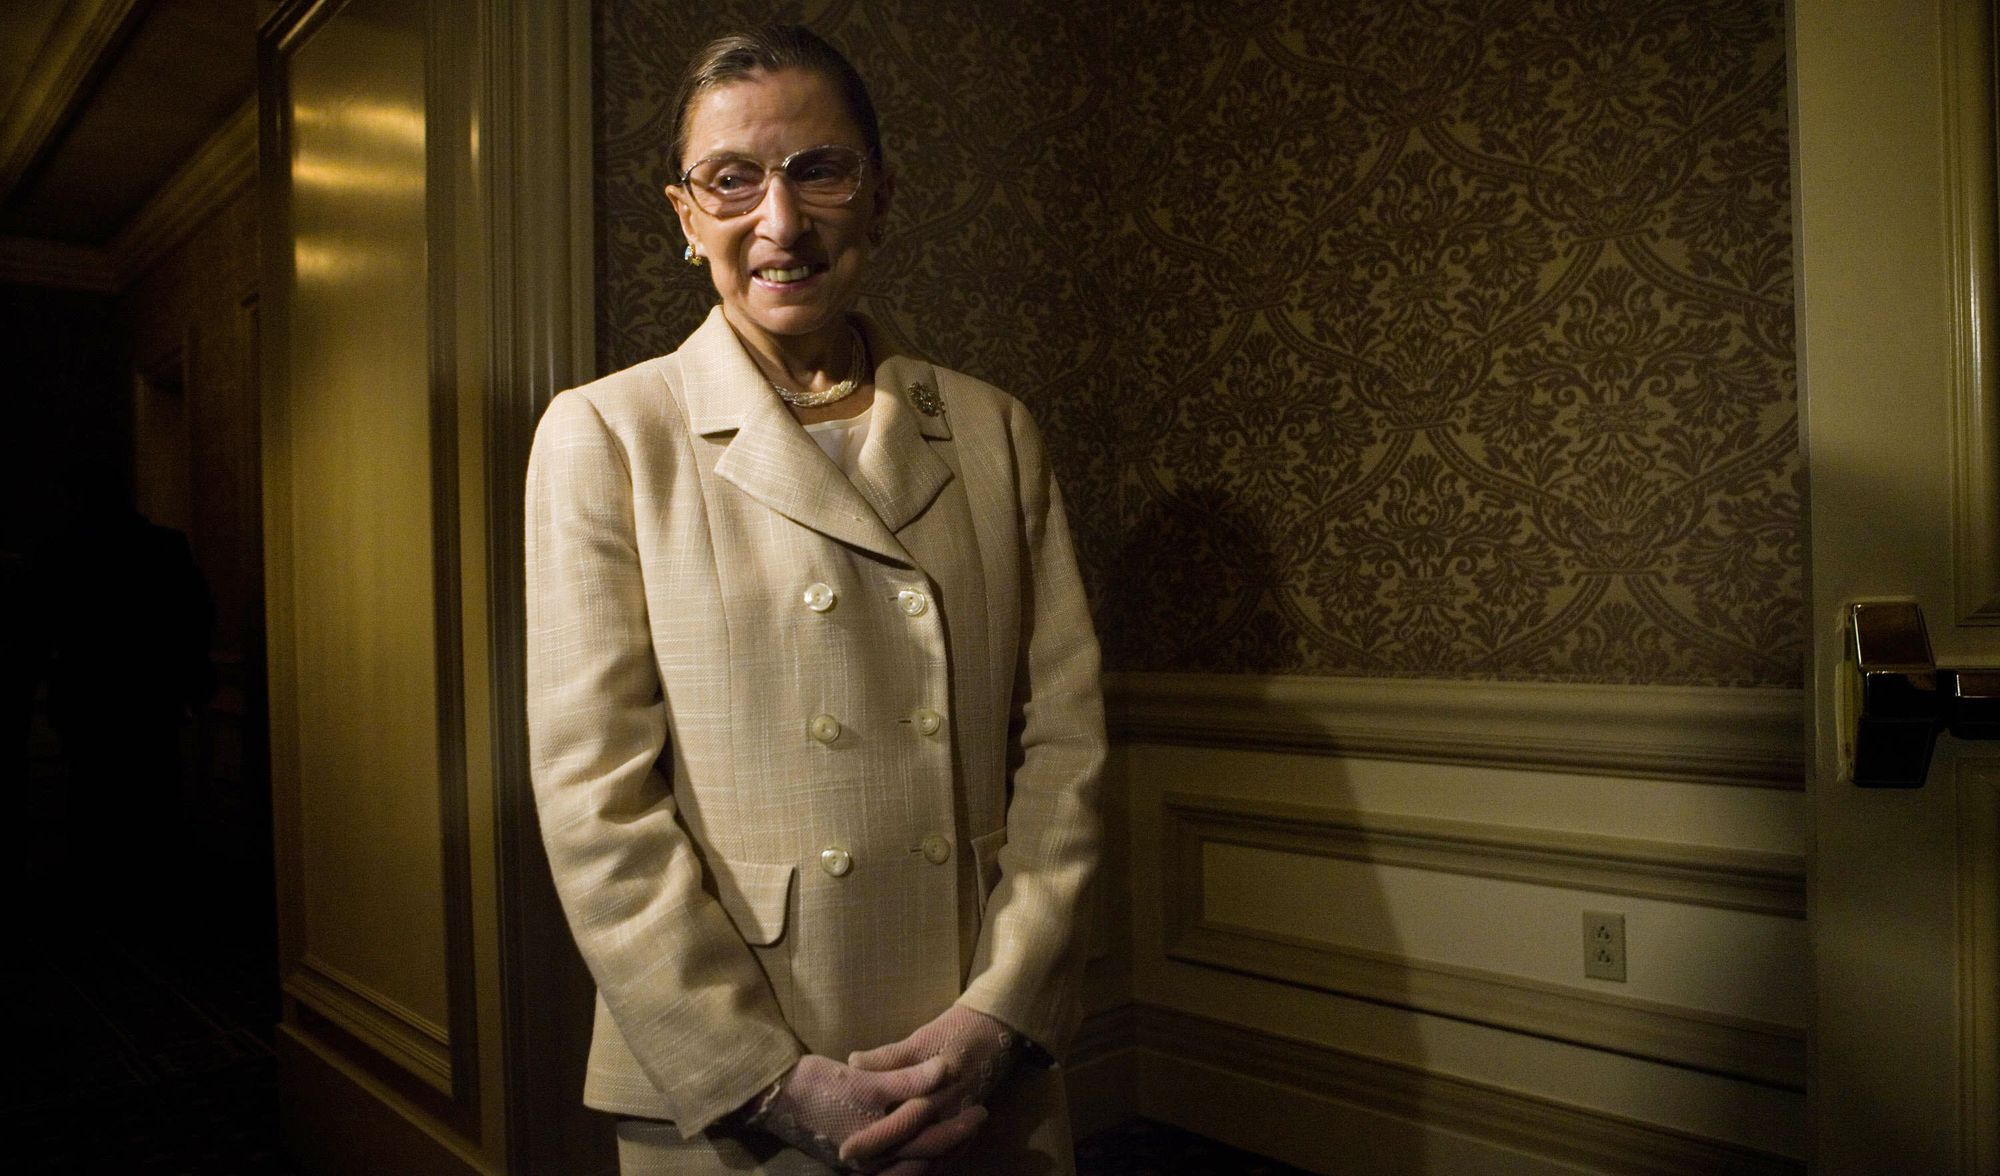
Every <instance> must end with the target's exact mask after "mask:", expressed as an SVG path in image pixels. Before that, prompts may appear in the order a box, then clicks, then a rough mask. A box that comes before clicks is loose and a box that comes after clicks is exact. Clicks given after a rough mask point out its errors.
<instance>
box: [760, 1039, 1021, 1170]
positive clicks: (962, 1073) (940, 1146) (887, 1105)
mask: <svg viewBox="0 0 2000 1176" xmlns="http://www.w3.org/2000/svg"><path fill="white" fill-rule="evenodd" d="M1020 1050H1021V1038H1020V1036H1019V1035H1018V1034H1016V1033H1015V1032H1014V1031H1013V1030H1011V1029H1009V1028H1007V1026H1005V1025H1003V1024H1001V1023H1000V1022H999V1021H998V1020H996V1019H994V1018H992V1017H989V1016H987V1015H986V1014H985V1013H982V1012H980V1011H978V1010H977V1009H969V1008H966V1007H965V1006H963V1005H953V1006H952V1007H951V1008H949V1009H946V1010H945V1011H944V1012H943V1013H942V1014H940V1015H939V1016H938V1017H936V1018H935V1019H934V1020H932V1021H931V1022H930V1023H928V1024H926V1025H924V1026H923V1027H922V1028H920V1029H918V1030H917V1031H916V1032H915V1033H912V1034H910V1035H909V1036H908V1037H906V1038H904V1039H903V1040H901V1041H899V1042H896V1043H895V1044H894V1045H885V1046H882V1047H881V1048H879V1049H871V1050H863V1051H860V1052H858V1053H854V1054H850V1055H849V1056H848V1059H847V1063H846V1064H845V1065H843V1064H841V1063H840V1062H837V1061H835V1060H833V1059H832V1058H828V1057H821V1056H820V1055H818V1054H808V1055H806V1056H805V1057H802V1058H800V1059H799V1060H798V1062H797V1063H796V1064H795V1065H793V1067H792V1068H791V1070H789V1071H788V1072H787V1073H786V1074H785V1076H784V1077H783V1078H781V1079H779V1080H778V1083H777V1085H775V1086H773V1087H772V1088H771V1089H770V1090H769V1091H767V1092H766V1093H765V1094H764V1096H763V1097H762V1098H761V1099H760V1100H758V1103H757V1105H756V1106H755V1107H753V1108H752V1109H751V1114H750V1122H751V1124H752V1125H754V1126H757V1127H761V1128H762V1129H764V1130H765V1131H768V1132H770V1133H771V1134H773V1135H776V1136H777V1137H778V1138H780V1139H782V1140H784V1141H785V1142H786V1143H788V1144H791V1145H792V1146H793V1147H795V1148H798V1149H799V1150H800V1151H803V1152H805V1153H806V1154H807V1155H810V1156H812V1157H813V1158H815V1159H817V1160H819V1161H820V1162H821V1163H824V1164H827V1165H830V1166H832V1167H835V1168H839V1169H841V1170H843V1171H850V1172H871V1173H881V1174H883V1176H922V1174H923V1173H925V1172H928V1171H929V1170H930V1168H931V1165H932V1163H933V1162H934V1161H936V1160H938V1159H941V1158H943V1157H944V1156H947V1155H950V1154H951V1153H952V1152H954V1151H956V1150H958V1149H959V1148H960V1147H962V1146H964V1145H965V1144H966V1142H967V1141H969V1140H971V1138H972V1137H973V1136H974V1135H976V1134H977V1133H978V1131H979V1128H980V1125H981V1124H983V1123H985V1122H986V1102H987V1100H988V1099H989V1098H991V1097H992V1095H993V1092H994V1090H995V1089H996V1088H997V1087H998V1086H999V1085H1000V1083H1001V1081H1002V1080H1003V1079H1004V1078H1005V1077H1006V1076H1007V1072H1008V1071H1009V1070H1010V1069H1011V1068H1012V1067H1013V1064H1014V1061H1015V1059H1016V1058H1017V1056H1018V1055H1019V1053H1020Z"/></svg>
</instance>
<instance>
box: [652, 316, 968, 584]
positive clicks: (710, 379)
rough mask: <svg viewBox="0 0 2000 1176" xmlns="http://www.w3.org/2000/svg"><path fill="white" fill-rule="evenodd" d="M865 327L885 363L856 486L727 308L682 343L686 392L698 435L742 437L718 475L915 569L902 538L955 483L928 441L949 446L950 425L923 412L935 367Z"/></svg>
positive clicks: (798, 518)
mask: <svg viewBox="0 0 2000 1176" xmlns="http://www.w3.org/2000/svg"><path fill="white" fill-rule="evenodd" d="M862 331H863V334H864V335H865V337H866V338H867V341H868V346H869V351H870V354H873V355H877V356H884V358H882V360H881V361H880V362H879V363H877V364H876V367H875V404H874V409H873V411H874V420H873V423H872V424H871V425H870V428H869V430H868V440H867V441H866V442H865V443H864V444H863V445H862V449H861V454H860V458H859V460H858V462H857V463H856V469H855V474H854V477H853V478H852V479H851V480H850V479H849V478H848V476H847V475H846V474H844V473H842V472H841V470H840V468H839V467H838V466H836V465H835V464H834V463H833V461H832V460H831V459H830V458H828V457H827V456H826V453H825V452H824V451H823V450H821V449H820V447H819V444H818V443H817V442H815V441H814V440H813V439H812V437H811V436H810V435H809V434H808V433H807V432H806V431H805V429H804V428H803V427H802V426H800V425H799V423H798V421H797V420H796V419H795V418H794V417H793V416H792V414H791V411H790V410H789V409H787V408H786V407H785V404H784V402H783V401H781V400H779V399H778V397H777V396H775V395H773V394H772V393H771V391H770V388H769V385H768V383H767V381H766V380H765V379H764V375H763V373H762V372H761V371H759V370H758V368H757V365H756V364H755V363H754V362H752V361H751V359H750V356H749V354H748V353H747V352H746V351H745V350H744V348H743V344H742V343H741V341H739V340H738V339H737V338H736V333H735V332H734V331H732V330H731V329H730V327H729V323H728V322H727V320H725V319H724V318H723V317H722V309H721V308H720V307H717V308H715V309H714V310H712V311H710V312H709V316H708V319H707V320H706V321H705V322H703V323H702V325H701V327H700V328H699V329H697V330H696V331H695V333H694V334H693V335H690V336H689V337H688V341H687V342H686V343H685V344H683V345H682V346H681V349H680V351H679V353H678V357H679V360H680V368H681V396H682V400H683V402H684V403H685V404H686V406H687V414H688V424H689V426H690V427H691V428H693V429H694V431H695V432H696V433H698V434H701V435H703V436H718V435H721V434H725V433H731V432H733V433H735V436H734V437H732V438H731V439H730V442H729V447H728V449H726V450H725V451H724V452H723V454H722V456H721V457H720V458H718V459H717V460H716V463H715V473H716V476H717V477H720V478H722V479H723V480H725V481H727V482H729V483H730V484H732V485H734V486H736V487H737V488H738V489H740V490H742V491H743V492H744V493H746V494H748V495H750V496H751V497H752V498H754V499H756V500H757V501H759V502H761V503H763V504H764V505H766V506H768V507H770V508H771V509H772V510H775V511H777V512H778V513H779V514H782V515H784V516H785V517H787V518H789V519H791V520H793V521H794V522H797V523H799V524H801V525H803V526H807V527H811V528H812V529H813V530H815V531H819V532H820V533H822V534H825V535H828V536H831V537H832V538H835V539H838V540H840V541H842V542H844V543H848V544H851V545H853V546H856V547H860V548H863V549H865V550H867V551H870V552H873V553H875V554H877V555H880V556H882V557H884V558H886V559H891V560H895V561H896V562H898V563H902V564H905V565H908V566H915V561H913V560H912V559H911V558H910V556H909V553H908V552H907V551H905V550H904V548H903V546H902V544H901V543H900V542H898V541H897V539H896V537H895V532H897V531H899V530H901V529H902V528H903V527H905V526H907V525H908V524H909V523H910V522H912V521H913V520H915V519H916V518H917V517H918V516H919V515H921V514H922V513H923V512H924V510H925V509H926V508H927V507H929V506H930V504H931V503H932V502H934V501H935V500H936V499H937V496H938V494H939V492H940V491H942V490H943V489H944V487H945V486H946V485H947V484H948V483H950V481H951V479H952V478H953V476H954V475H953V474H952V471H951V467H950V465H948V464H947V463H946V462H945V460H944V459H943V458H941V457H939V456H938V455H937V454H936V453H934V452H932V451H931V447H930V445H929V443H928V442H930V441H934V440H938V441H942V440H949V439H950V438H951V425H950V423H949V421H948V419H947V418H946V416H945V414H944V413H942V412H940V413H937V414H935V415H930V414H926V413H923V412H920V411H919V410H918V409H917V407H916V403H915V401H920V400H923V399H924V398H925V392H927V393H928V396H929V398H930V402H931V403H936V402H937V401H936V396H937V373H936V371H935V370H934V369H933V368H932V367H931V365H930V364H928V363H926V362H924V361H923V360H920V359H916V358H914V357H911V356H906V355H900V354H895V353H893V352H890V350H889V348H888V345H887V343H886V341H884V340H883V338H882V336H881V333H880V331H879V330H878V329H877V328H876V327H875V326H874V324H873V323H870V322H868V321H866V320H865V319H864V320H862ZM885 353H887V354H885ZM912 389H921V390H923V391H912Z"/></svg>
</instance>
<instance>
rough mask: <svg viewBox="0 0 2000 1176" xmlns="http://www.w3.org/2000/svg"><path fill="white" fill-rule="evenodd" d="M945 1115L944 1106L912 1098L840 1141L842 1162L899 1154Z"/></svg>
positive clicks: (856, 1161) (857, 1161)
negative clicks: (917, 1135) (906, 1144)
mask: <svg viewBox="0 0 2000 1176" xmlns="http://www.w3.org/2000/svg"><path fill="white" fill-rule="evenodd" d="M943 1113H944V1106H943V1104H941V1103H938V1102H936V1101H934V1100H932V1099H928V1098H913V1099H910V1100H909V1101H907V1102H904V1103H902V1104H901V1105H899V1106H898V1107H896V1109H894V1110H892V1111H890V1112H889V1113H888V1114H886V1115H884V1116H882V1117H881V1118H879V1119H877V1120H875V1121H874V1122H873V1123H870V1124H868V1125H867V1126H866V1127H863V1128H861V1129H860V1130H859V1131H856V1132H855V1133H854V1134H852V1135H850V1136H848V1137H847V1138H846V1139H843V1140H841V1141H840V1159H841V1162H842V1163H847V1164H855V1163H865V1162H866V1161H868V1160H870V1159H873V1158H874V1157H876V1156H879V1155H885V1154H887V1153H890V1152H894V1151H898V1150H899V1149H900V1148H901V1146H902V1144H903V1143H904V1142H905V1141H907V1140H909V1139H910V1138H912V1137H913V1136H915V1135H916V1134H917V1133H918V1132H921V1131H922V1130H923V1129H924V1128H925V1127H927V1126H929V1125H930V1123H931V1121H932V1120H933V1119H936V1118H937V1117H938V1116H939V1115H941V1114H943Z"/></svg>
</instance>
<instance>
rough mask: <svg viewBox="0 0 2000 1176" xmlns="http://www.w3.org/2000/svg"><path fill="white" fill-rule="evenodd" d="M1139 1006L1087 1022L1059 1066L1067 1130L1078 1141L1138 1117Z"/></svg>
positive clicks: (1108, 1012) (1099, 1015)
mask: <svg viewBox="0 0 2000 1176" xmlns="http://www.w3.org/2000/svg"><path fill="white" fill-rule="evenodd" d="M1138 1025H1139V1021H1138V1008H1137V1006H1134V1005H1130V1004H1125V1005H1120V1006H1118V1007H1117V1008H1114V1009H1107V1010H1105V1011H1104V1012H1101V1013H1096V1014H1093V1015H1092V1016H1090V1017H1089V1018H1088V1019H1086V1020H1085V1021H1084V1023H1083V1029H1082V1030H1081V1031H1080V1032H1079V1033H1078V1034H1077V1040H1076V1045H1075V1047H1074V1048H1073V1049H1072V1050H1071V1051H1070V1059H1069V1061H1068V1063H1067V1064H1065V1065H1064V1066H1063V1079H1064V1086H1065V1087H1066V1089H1067V1091H1068V1098H1069V1125H1070V1132H1071V1134H1072V1135H1074V1136H1075V1137H1076V1138H1078V1139H1083V1138H1084V1137H1086V1136H1090V1135H1095V1134H1096V1133H1098V1132H1099V1131H1102V1130H1104V1129H1106V1128H1107V1127H1116V1126H1118V1125H1119V1124H1120V1123H1123V1122H1126V1121H1127V1120H1129V1119H1131V1118H1133V1117H1134V1116H1135V1115H1137V1114H1138V1110H1137V1100H1136V1094H1137V1091H1138V1088H1139V1070H1138V1064H1139V1045H1138V1036H1139V1033H1138Z"/></svg>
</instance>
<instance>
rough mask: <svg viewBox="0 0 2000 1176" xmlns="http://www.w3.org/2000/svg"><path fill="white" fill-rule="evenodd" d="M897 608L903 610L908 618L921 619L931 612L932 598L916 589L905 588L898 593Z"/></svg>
mask: <svg viewBox="0 0 2000 1176" xmlns="http://www.w3.org/2000/svg"><path fill="white" fill-rule="evenodd" d="M896 607H897V608H900V609H902V610H903V615H904V616H906V617H920V616H923V615H924V613H926V612H928V611H930V607H931V598H930V597H928V596H925V595H924V594H923V593H922V592H919V591H918V590H917V589H915V588H905V589H903V590H902V591H901V592H898V593H896Z"/></svg>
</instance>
